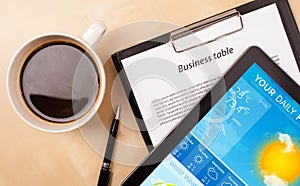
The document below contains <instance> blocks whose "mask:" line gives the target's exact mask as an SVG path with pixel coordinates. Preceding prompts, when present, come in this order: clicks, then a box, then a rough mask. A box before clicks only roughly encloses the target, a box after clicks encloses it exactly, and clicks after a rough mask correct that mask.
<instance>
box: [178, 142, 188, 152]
mask: <svg viewBox="0 0 300 186" xmlns="http://www.w3.org/2000/svg"><path fill="white" fill-rule="evenodd" d="M179 147H180V149H182V150H187V149H188V148H189V144H188V142H187V141H183V142H181V143H180V145H179Z"/></svg>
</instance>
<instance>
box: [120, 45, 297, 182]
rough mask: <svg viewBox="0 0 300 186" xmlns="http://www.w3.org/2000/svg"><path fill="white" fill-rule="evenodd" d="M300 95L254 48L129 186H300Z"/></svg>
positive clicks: (138, 170)
mask: <svg viewBox="0 0 300 186" xmlns="http://www.w3.org/2000/svg"><path fill="white" fill-rule="evenodd" d="M299 103H300V88H299V86H298V85H297V84H296V83H295V82H293V80H292V79H291V78H290V77H289V76H288V75H286V74H285V73H284V72H283V71H282V70H281V69H280V68H279V67H278V66H277V65H276V64H275V63H274V62H273V61H272V60H271V59H270V58H269V57H268V56H267V55H266V54H265V53H264V52H263V51H262V50H261V49H259V48H258V47H251V48H249V49H248V50H247V51H246V52H245V53H244V54H243V55H242V57H240V58H239V60H238V61H237V62H236V63H235V64H234V66H233V67H232V68H231V69H230V70H229V71H228V72H227V73H226V75H225V76H224V78H222V80H220V81H219V82H218V83H217V84H216V86H214V88H213V89H212V90H211V91H210V92H209V93H208V94H207V95H206V96H205V97H204V98H203V99H202V100H201V101H200V103H199V104H198V105H197V106H196V107H195V108H193V109H192V111H191V112H190V113H189V114H188V115H187V116H186V117H185V118H184V119H183V120H182V121H181V122H180V123H179V124H178V125H177V126H176V127H175V128H174V129H173V130H172V132H171V133H170V134H169V135H168V136H167V137H166V138H165V139H164V140H163V142H162V143H160V144H159V145H158V146H157V148H155V149H154V150H153V151H152V152H151V153H150V154H149V155H148V156H147V157H146V159H145V160H144V161H143V162H142V163H141V165H139V166H138V167H137V168H136V169H135V170H134V171H133V172H132V173H131V175H130V176H129V177H128V178H127V179H126V180H125V181H124V182H123V185H154V186H162V185H168V186H174V185H194V186H202V185H217V186H237V185H256V186H258V185H300V106H299Z"/></svg>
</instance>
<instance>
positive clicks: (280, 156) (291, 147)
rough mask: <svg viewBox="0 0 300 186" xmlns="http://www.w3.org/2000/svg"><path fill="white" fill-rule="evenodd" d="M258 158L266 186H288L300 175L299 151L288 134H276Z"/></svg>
mask: <svg viewBox="0 0 300 186" xmlns="http://www.w3.org/2000/svg"><path fill="white" fill-rule="evenodd" d="M278 136H279V137H278V140H276V141H275V142H272V143H270V144H269V145H267V146H266V147H265V149H264V150H263V152H262V154H261V157H260V168H261V170H262V173H263V176H264V183H265V184H266V185H288V183H291V182H293V181H295V180H296V179H297V178H298V177H299V175H300V151H299V148H298V147H297V146H296V145H295V144H294V142H293V141H292V138H291V137H290V136H289V135H288V134H282V133H278Z"/></svg>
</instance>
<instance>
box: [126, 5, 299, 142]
mask: <svg viewBox="0 0 300 186" xmlns="http://www.w3.org/2000/svg"><path fill="white" fill-rule="evenodd" d="M242 19H243V23H244V28H243V30H242V31H239V32H237V33H235V34H232V35H230V36H227V37H225V38H222V39H220V40H217V41H216V42H213V43H210V44H208V45H206V46H202V47H198V48H195V49H192V50H189V51H188V52H184V53H176V52H175V51H174V50H173V48H172V46H171V44H170V43H167V44H164V45H161V46H159V47H156V48H153V49H150V50H148V51H145V52H142V53H139V54H137V55H134V56H131V57H129V58H126V59H123V60H122V63H123V66H124V69H125V72H126V75H127V76H128V79H129V82H130V84H131V87H132V91H133V93H134V95H135V98H136V101H137V104H138V106H139V108H140V111H141V114H142V116H143V118H144V121H145V124H146V127H147V129H148V132H149V135H150V138H151V140H152V142H153V145H154V146H156V145H157V144H158V143H159V142H160V141H161V140H162V139H163V138H164V137H165V136H166V135H167V134H168V133H169V132H170V130H171V129H172V128H173V127H174V126H175V125H176V124H177V123H178V122H179V121H180V120H182V119H183V117H184V116H185V115H186V114H187V113H188V112H189V110H190V109H191V108H192V107H193V106H194V105H195V104H196V103H197V102H199V101H200V99H201V98H202V97H203V95H204V94H205V93H206V92H207V91H208V90H209V89H210V88H211V86H212V85H213V84H214V83H215V82H216V81H217V80H218V79H219V78H220V77H221V76H222V75H223V74H224V73H225V72H226V71H227V70H228V69H229V67H230V66H232V65H233V63H234V62H235V61H236V60H237V59H238V57H239V56H240V55H241V54H242V53H243V52H244V51H245V50H246V49H247V48H248V47H250V46H253V45H255V46H259V47H260V48H261V49H263V50H264V51H265V52H266V53H267V54H268V55H269V56H270V57H272V58H273V60H275V61H276V63H277V64H278V65H279V66H280V67H281V68H282V69H283V70H284V71H285V72H287V74H288V75H290V76H291V77H292V79H294V80H295V81H296V82H297V83H298V84H300V73H299V70H298V67H297V63H296V60H295V57H294V55H293V52H292V49H291V46H290V44H289V41H288V38H287V35H286V33H285V30H284V27H283V24H282V21H281V18H280V15H279V12H278V9H277V6H276V4H273V5H269V6H267V7H264V8H261V9H259V10H256V11H253V12H250V13H248V14H244V15H242ZM192 37H194V38H192V39H199V41H200V40H201V38H200V37H201V34H200V33H199V35H197V33H195V34H194V35H193V36H192ZM220 56H221V57H220ZM218 57H220V58H218ZM215 58H217V59H215ZM184 67H186V69H187V70H184Z"/></svg>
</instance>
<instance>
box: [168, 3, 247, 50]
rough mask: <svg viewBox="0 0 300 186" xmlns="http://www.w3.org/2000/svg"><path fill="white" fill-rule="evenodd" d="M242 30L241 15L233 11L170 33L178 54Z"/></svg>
mask: <svg viewBox="0 0 300 186" xmlns="http://www.w3.org/2000/svg"><path fill="white" fill-rule="evenodd" d="M243 28H244V25H243V20H242V17H241V14H240V13H239V12H238V11H237V10H235V9H233V10H229V11H226V12H223V13H220V14H218V15H215V16H212V17H210V18H207V19H204V20H202V21H199V22H196V23H193V24H191V25H188V26H185V27H182V28H180V29H178V30H175V31H173V32H171V33H170V41H171V43H172V46H173V48H174V50H175V52H177V53H180V52H184V51H187V50H190V49H192V48H195V47H199V46H202V45H205V44H208V43H211V42H214V41H217V40H219V39H221V38H224V37H226V36H229V35H231V34H234V33H236V32H239V31H240V30H242V29H243Z"/></svg>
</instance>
